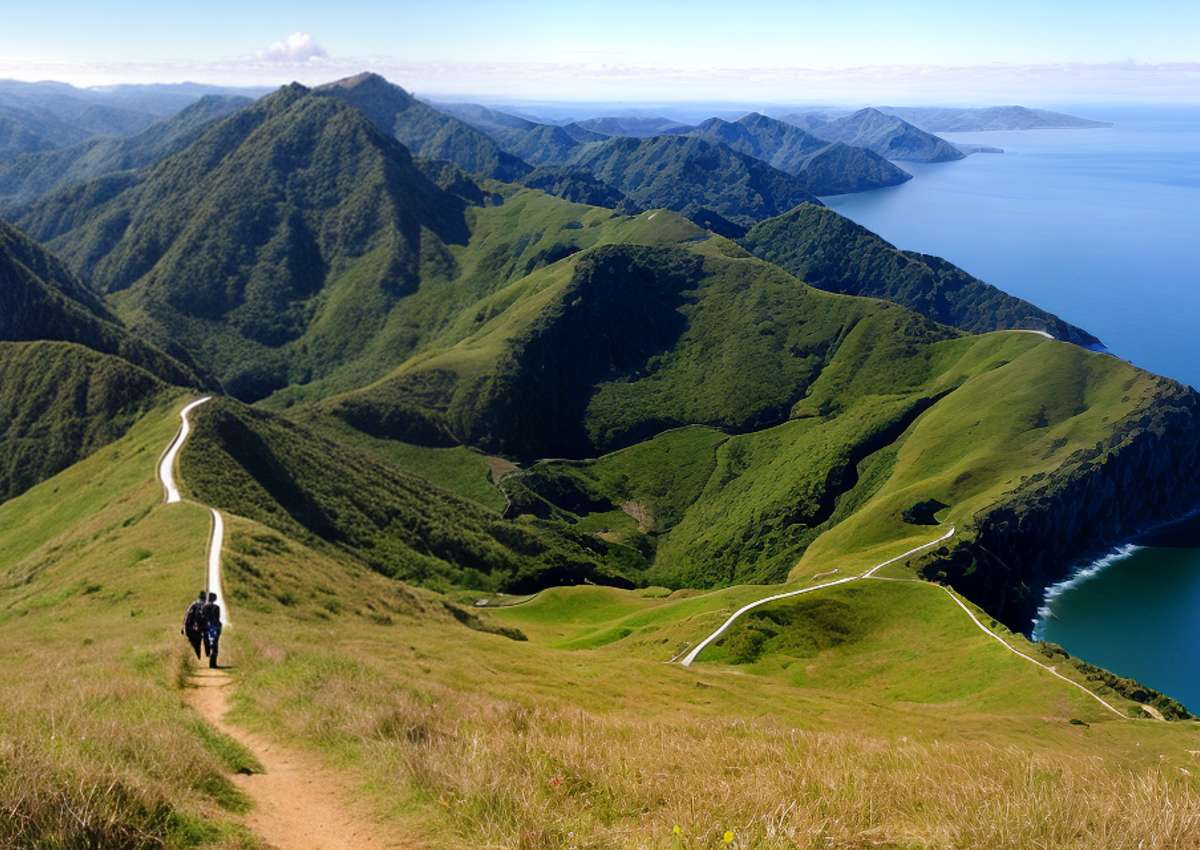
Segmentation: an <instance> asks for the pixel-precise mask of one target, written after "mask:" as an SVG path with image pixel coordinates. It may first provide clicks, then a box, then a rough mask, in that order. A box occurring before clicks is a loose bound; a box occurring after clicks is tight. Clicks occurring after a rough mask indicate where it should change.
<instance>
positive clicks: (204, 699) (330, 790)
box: [186, 668, 404, 850]
mask: <svg viewBox="0 0 1200 850" xmlns="http://www.w3.org/2000/svg"><path fill="white" fill-rule="evenodd" d="M192 683H193V684H194V685H195V686H196V687H194V688H189V689H188V691H187V693H186V698H187V701H188V703H189V704H190V705H191V706H192V707H193V708H194V709H195V710H196V711H197V712H199V714H200V716H201V717H203V718H204V719H205V720H207V721H208V722H209V723H210V724H212V725H213V726H214V727H216V728H217V729H219V730H220V731H222V732H224V733H225V734H226V735H228V736H229V737H231V738H233V739H234V740H235V741H237V742H238V743H239V744H241V745H242V746H243V747H245V748H246V749H247V750H249V751H250V752H252V753H254V755H255V757H256V758H257V759H258V760H259V761H260V762H262V765H263V768H264V769H265V771H266V772H265V773H259V774H254V775H252V776H245V775H239V776H235V777H234V783H235V784H236V785H237V786H238V787H239V788H240V789H241V790H242V791H243V792H245V794H246V795H247V796H248V797H249V798H250V799H251V801H252V802H253V803H254V807H253V808H252V809H251V810H250V813H249V814H248V815H246V818H245V823H246V826H247V827H248V828H249V829H250V830H251V831H252V832H254V833H255V834H256V835H258V836H259V837H260V838H262V839H263V840H264V841H266V842H267V843H268V844H270V845H271V846H272V847H277V848H279V850H383V848H398V847H402V846H404V845H403V844H402V843H401V842H400V841H399V839H398V838H394V837H393V838H387V837H384V834H385V833H386V828H385V827H384V826H383V825H381V824H380V823H379V822H378V821H377V820H376V819H375V818H373V817H372V816H371V815H370V814H369V813H368V812H366V811H364V806H363V805H362V804H361V803H359V802H358V801H357V800H356V798H355V791H354V786H353V785H352V784H350V783H349V782H346V781H345V780H344V779H342V778H340V777H338V776H336V775H331V774H330V772H329V770H328V769H326V768H325V767H324V766H323V765H322V764H321V763H320V761H319V760H318V759H317V758H316V757H315V756H312V755H310V754H308V753H306V752H302V751H297V750H294V749H292V748H290V747H283V746H280V745H279V744H277V743H275V742H274V741H270V740H267V739H266V738H263V737H261V736H259V735H255V734H254V733H252V732H247V731H245V730H243V729H240V728H238V727H236V726H233V725H231V724H229V723H227V722H226V721H225V714H226V712H227V711H228V710H229V688H230V686H231V685H232V684H233V679H232V678H231V677H230V676H229V674H228V673H226V672H225V671H224V670H209V669H207V668H200V669H197V670H196V671H195V672H194V673H193V675H192Z"/></svg>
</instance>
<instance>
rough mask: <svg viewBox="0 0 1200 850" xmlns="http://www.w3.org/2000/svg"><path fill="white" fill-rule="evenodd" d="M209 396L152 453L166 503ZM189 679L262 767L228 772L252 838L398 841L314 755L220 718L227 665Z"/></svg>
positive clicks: (323, 845)
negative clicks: (193, 419)
mask: <svg viewBox="0 0 1200 850" xmlns="http://www.w3.org/2000/svg"><path fill="white" fill-rule="evenodd" d="M210 398H211V397H210V396H205V397H204V398H201V399H198V400H196V401H193V402H192V403H191V404H189V405H187V406H186V407H184V408H183V410H181V411H180V413H179V419H180V423H179V430H178V432H177V433H176V434H175V437H174V439H173V440H172V441H171V444H170V445H169V446H168V447H167V449H166V450H165V451H164V452H163V455H162V457H161V458H160V460H159V466H158V477H159V480H160V481H161V482H162V485H163V501H164V502H166V503H167V504H175V503H178V502H181V501H183V497H182V496H181V495H180V492H179V487H178V485H177V483H176V480H175V465H176V463H177V460H178V456H179V452H180V450H181V449H182V448H183V444H184V443H185V442H186V441H187V438H188V435H189V434H190V433H191V423H190V422H189V420H188V414H189V413H190V412H191V411H192V410H194V409H195V408H197V407H199V406H200V405H202V404H204V403H205V402H207V401H209V400H210ZM209 510H210V511H211V512H212V522H213V525H212V533H211V534H210V536H209V540H208V559H207V567H206V570H205V577H206V586H207V588H208V590H210V591H211V592H213V593H216V594H217V600H218V601H219V602H220V603H221V607H222V610H223V612H224V614H225V627H226V628H228V627H229V609H228V607H227V606H226V604H225V597H224V596H223V595H222V593H221V549H222V546H223V544H224V542H225V522H224V519H223V518H222V516H221V513H220V512H219V511H218V510H217V509H216V508H209ZM191 684H192V685H194V687H191V688H188V689H187V690H186V691H185V699H186V700H187V702H188V704H189V705H191V707H192V708H194V709H195V710H196V712H197V713H199V715H200V716H201V717H203V718H204V719H205V720H206V721H208V723H210V724H211V725H212V726H214V727H215V728H217V729H219V730H220V731H221V732H224V733H225V734H226V735H228V736H229V737H230V738H233V739H234V740H235V741H237V742H238V743H239V744H241V745H242V746H243V747H245V748H246V749H247V750H249V751H250V752H251V753H253V754H254V757H255V758H257V759H258V760H259V762H260V763H261V764H262V766H263V770H264V772H263V773H258V774H254V775H238V776H235V777H234V780H233V781H234V783H235V784H236V785H237V786H238V787H239V788H240V789H242V791H243V792H245V794H246V796H248V797H249V798H250V800H251V802H252V803H253V808H252V809H251V810H250V812H249V814H247V815H246V817H245V823H246V826H247V827H248V828H249V829H250V830H251V831H252V832H254V833H255V834H256V835H257V836H258V837H259V838H261V839H262V840H263V841H265V842H267V843H268V844H269V845H271V846H272V847H274V848H278V850H387V848H399V847H404V846H406V844H405V843H404V842H401V840H400V839H399V838H398V836H396V834H395V833H396V832H397V831H398V830H399V827H398V826H391V827H389V826H385V825H384V824H382V823H380V822H379V820H378V819H377V818H375V817H373V816H372V815H371V813H370V812H369V811H367V809H366V806H365V805H364V804H363V803H362V802H361V801H360V800H359V799H358V796H357V794H356V793H355V786H354V784H353V783H351V782H349V781H347V780H346V779H345V778H343V777H341V776H339V775H337V774H335V773H332V772H331V771H329V770H328V769H327V768H326V767H325V766H324V765H323V764H321V762H320V760H319V759H318V758H317V757H316V756H314V755H312V754H310V753H307V752H303V751H301V750H297V749H294V748H292V747H286V746H283V745H280V744H278V743H276V742H274V741H271V740H268V739H267V738H264V737H262V736H261V735H256V734H254V733H252V732H247V731H246V730H244V729H239V728H238V727H236V726H233V725H231V724H230V723H228V722H226V720H225V715H226V714H227V713H228V712H229V689H230V687H231V686H232V685H233V678H232V677H231V676H230V675H229V673H228V672H227V671H225V670H211V669H208V668H205V667H199V668H196V669H194V670H193V671H192V675H191Z"/></svg>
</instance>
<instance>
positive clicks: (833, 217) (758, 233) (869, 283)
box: [741, 204, 1098, 345]
mask: <svg viewBox="0 0 1200 850" xmlns="http://www.w3.org/2000/svg"><path fill="white" fill-rule="evenodd" d="M741 244H742V246H743V247H745V248H746V249H747V250H748V251H750V252H751V253H752V254H754V255H755V256H757V257H761V258H762V259H764V260H767V261H769V262H772V263H775V264H776V265H778V266H779V267H781V268H784V269H787V270H788V271H790V272H791V273H792V274H794V275H796V276H797V277H799V278H800V279H802V280H803V281H805V282H806V283H808V284H810V285H812V286H816V287H818V288H820V289H827V290H829V291H830V292H843V293H846V294H847V295H866V296H869V297H871V298H883V299H886V300H888V301H895V302H896V303H897V304H903V305H904V306H905V307H908V308H909V309H910V310H916V311H917V312H918V313H921V314H923V315H926V316H928V317H929V318H931V319H933V320H934V321H938V322H942V323H944V324H947V325H954V326H955V327H960V328H963V329H964V330H968V331H973V332H976V333H980V332H985V331H992V330H1000V329H1003V328H1024V329H1028V330H1042V331H1047V332H1049V333H1050V334H1052V335H1053V336H1054V337H1056V338H1057V339H1065V340H1069V341H1071V342H1076V343H1079V344H1080V345H1095V344H1097V343H1098V340H1097V339H1096V338H1095V337H1094V336H1092V335H1091V334H1089V333H1087V332H1086V331H1084V330H1082V329H1080V328H1077V327H1075V326H1074V325H1070V324H1068V323H1066V322H1064V321H1063V320H1062V319H1060V318H1058V317H1057V316H1055V315H1053V314H1051V313H1047V312H1046V311H1045V310H1042V309H1039V308H1038V307H1035V306H1034V305H1033V304H1030V303H1029V302H1028V301H1024V300H1022V299H1020V298H1016V297H1014V296H1012V295H1009V294H1008V293H1006V292H1003V291H1001V290H999V289H997V288H996V287H994V286H991V285H990V284H987V283H984V282H983V281H981V280H979V279H978V278H975V277H972V276H971V275H969V274H967V273H966V272H965V271H963V270H962V269H960V268H958V267H956V266H954V265H952V264H951V263H948V262H946V261H945V260H943V259H940V258H938V257H931V256H928V255H925V254H914V253H910V252H906V251H901V250H899V249H898V248H896V247H894V246H892V245H891V244H889V243H887V242H885V241H884V240H883V239H881V238H880V237H878V236H876V235H875V234H874V233H872V232H871V231H869V230H867V229H866V228H864V227H861V226H859V225H857V224H855V223H854V222H852V221H850V219H848V218H845V217H844V216H841V215H838V214H837V213H835V212H834V211H833V210H830V209H828V208H826V207H818V206H815V205H812V204H803V205H801V206H799V207H797V208H796V209H794V210H790V211H788V212H787V213H786V214H784V215H781V216H778V217H777V218H772V219H768V220H767V221H763V222H760V223H759V224H757V225H755V226H754V227H752V228H751V229H750V230H749V231H748V232H747V233H746V236H745V238H744V239H742V240H741Z"/></svg>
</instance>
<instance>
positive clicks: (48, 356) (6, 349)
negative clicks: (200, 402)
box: [0, 342, 177, 502]
mask: <svg viewBox="0 0 1200 850" xmlns="http://www.w3.org/2000/svg"><path fill="white" fill-rule="evenodd" d="M174 392H177V390H174V388H170V389H169V388H168V387H167V385H166V384H164V383H163V382H162V381H160V380H158V379H157V378H156V377H154V376H153V375H151V374H150V373H149V372H146V371H144V370H142V369H139V368H137V367H136V366H133V365H132V364H130V363H128V362H126V361H124V360H121V359H119V358H117V357H110V356H108V355H105V354H100V353H98V352H95V351H92V350H91V349H88V348H84V347H82V346H79V345H72V344H70V343H61V342H29V343H11V342H0V502H3V501H4V500H5V499H8V498H11V497H12V496H15V495H17V494H18V493H21V492H23V491H24V490H26V489H28V488H29V487H31V486H33V485H34V484H36V483H38V482H39V481H42V480H44V479H46V478H49V477H50V476H51V475H53V474H55V473H56V472H58V471H59V470H61V469H65V468H66V467H68V466H70V465H71V464H73V463H75V462H76V461H78V460H81V459H82V458H84V457H87V456H88V455H89V454H91V453H92V452H93V451H95V450H96V449H98V448H100V447H101V446H104V445H107V444H108V443H111V442H112V441H113V440H115V439H117V438H118V437H120V436H121V435H122V434H124V433H125V431H126V430H128V429H129V427H130V426H131V425H132V424H133V423H134V422H135V421H137V420H138V419H139V418H141V416H142V415H144V414H145V413H146V411H148V410H150V409H151V408H154V407H156V406H157V405H159V404H161V403H162V400H163V398H164V396H166V395H169V394H173V393H174Z"/></svg>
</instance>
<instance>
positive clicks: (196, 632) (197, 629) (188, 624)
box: [179, 590, 206, 660]
mask: <svg viewBox="0 0 1200 850" xmlns="http://www.w3.org/2000/svg"><path fill="white" fill-rule="evenodd" d="M205 596H206V594H205V593H204V591H203V590H202V591H200V596H199V598H198V599H196V601H195V602H193V603H192V604H191V605H189V606H188V608H187V613H186V614H184V615H183V628H181V629H180V630H179V633H180V634H181V635H183V636H184V637H185V638H187V641H188V643H190V644H191V645H192V651H193V652H195V653H196V659H197V660H199V658H200V641H201V640H202V639H203V637H204V600H205Z"/></svg>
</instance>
